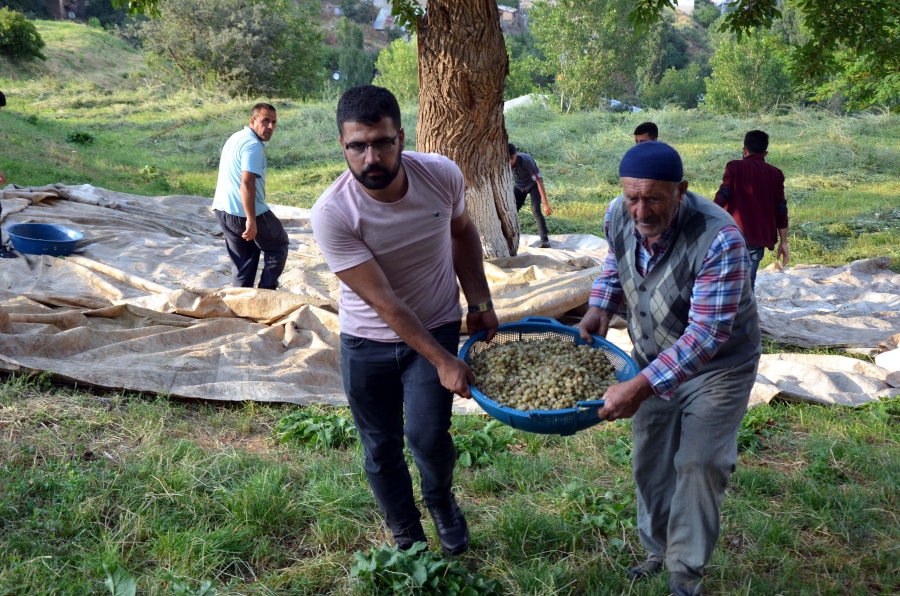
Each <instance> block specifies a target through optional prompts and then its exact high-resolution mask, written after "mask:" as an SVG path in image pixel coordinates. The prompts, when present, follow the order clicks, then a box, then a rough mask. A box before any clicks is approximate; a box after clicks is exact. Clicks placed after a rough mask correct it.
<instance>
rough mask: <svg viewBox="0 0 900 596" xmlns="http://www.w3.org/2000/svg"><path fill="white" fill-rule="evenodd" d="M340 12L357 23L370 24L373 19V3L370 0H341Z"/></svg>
mask: <svg viewBox="0 0 900 596" xmlns="http://www.w3.org/2000/svg"><path fill="white" fill-rule="evenodd" d="M340 9H341V14H342V15H344V16H345V17H347V18H348V19H350V20H351V21H355V22H357V23H365V24H366V25H371V24H372V21H373V20H375V5H374V4H373V3H372V0H341V5H340Z"/></svg>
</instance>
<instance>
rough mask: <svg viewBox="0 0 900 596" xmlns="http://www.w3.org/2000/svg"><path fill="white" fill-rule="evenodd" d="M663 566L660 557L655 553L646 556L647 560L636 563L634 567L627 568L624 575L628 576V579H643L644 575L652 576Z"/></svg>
mask: <svg viewBox="0 0 900 596" xmlns="http://www.w3.org/2000/svg"><path fill="white" fill-rule="evenodd" d="M662 568H663V562H662V559H660V558H659V557H657V556H656V555H650V556H649V557H647V560H646V561H644V562H643V563H638V564H637V565H635V566H634V567H632V568H631V569H629V570H628V573H627V574H625V577H627V578H628V580H629V581H634V580H636V579H644V578H645V577H653V576H654V575H658V574H659V573H660V572H661V571H662Z"/></svg>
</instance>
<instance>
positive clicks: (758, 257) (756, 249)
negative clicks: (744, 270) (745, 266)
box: [747, 244, 766, 290]
mask: <svg viewBox="0 0 900 596" xmlns="http://www.w3.org/2000/svg"><path fill="white" fill-rule="evenodd" d="M747 252H749V253H750V289H751V290H755V289H756V272H757V271H759V262H760V261H762V260H763V257H764V256H766V247H765V246H753V245H752V244H748V245H747Z"/></svg>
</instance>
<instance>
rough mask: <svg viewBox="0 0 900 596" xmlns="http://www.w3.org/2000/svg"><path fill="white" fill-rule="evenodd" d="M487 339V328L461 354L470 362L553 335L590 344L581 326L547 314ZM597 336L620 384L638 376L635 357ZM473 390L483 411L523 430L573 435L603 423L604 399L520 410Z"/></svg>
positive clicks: (508, 326)
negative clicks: (600, 414) (600, 412)
mask: <svg viewBox="0 0 900 596" xmlns="http://www.w3.org/2000/svg"><path fill="white" fill-rule="evenodd" d="M486 338H487V331H486V330H482V331H479V332H478V333H476V334H474V335H473V336H472V337H470V338H469V341H467V342H466V343H465V345H463V347H462V349H460V351H459V357H460V358H462V359H463V360H465V362H466V364H469V362H470V361H471V358H472V355H473V354H475V353H478V352H482V351H484V350H489V349H490V348H491V347H493V346H496V345H502V344H505V343H510V342H519V341H526V342H527V341H535V340H541V339H551V338H552V339H562V340H565V341H571V342H572V343H574V344H575V345H582V344H585V343H586V342H585V341H584V340H583V339H581V335H579V333H578V329H576V328H574V327H568V326H566V325H563V324H562V323H560V322H559V321H557V320H555V319H548V318H546V317H525V318H524V319H522V320H521V321H519V322H518V323H506V324H504V325H500V327H499V328H498V329H497V334H496V335H495V336H494V339H493V340H491V343H487V341H485V339H486ZM593 338H594V343H593V344H590V346H591V347H593V348H595V349H597V350H602V351H603V353H604V354H605V355H606V358H607V359H608V360H609V363H610V364H611V365H612V366H613V368H614V369H615V373H616V378H617V379H618V380H619V382H620V383H621V382H623V381H627V380H629V379H632V378H634V376H635V375H636V374H637V373H638V365H637V363H636V362H635V361H634V360H632V359H631V356H629V355H628V354H626V353H625V352H623V351H622V350H621V349H620V348H618V347H617V346H615V345H613V344H612V343H611V342H609V341H607V340H606V339H604V338H602V337H600V336H599V335H594V336H593ZM469 391H470V392H471V394H472V398H473V399H474V400H475V401H476V402H478V405H479V406H481V409H482V410H484V411H485V412H487V413H488V414H490V415H491V416H493V417H494V418H496V419H497V420H499V421H500V422H502V423H503V424H507V425H509V426H511V427H513V428H516V429H519V430H524V431H528V432H531V433H540V434H545V435H563V436H567V435H573V434H575V433H576V432H578V431H580V430H584V429H586V428H590V427H592V426H594V425H595V424H600V422H601V420H600V418H598V417H597V411H598V410H599V409H600V408H602V407H603V404H604V401H603V400H597V401H582V402H578V407H577V408H567V409H565V410H530V411H528V412H520V411H518V410H515V409H513V408H510V407H509V406H503V405H500V404H499V403H497V402H495V401H494V400H493V399H491V398H490V397H488V396H487V395H485V394H483V393H482V392H481V391H479V390H478V389H477V388H476V387H475V386H474V385H471V384H470V385H469Z"/></svg>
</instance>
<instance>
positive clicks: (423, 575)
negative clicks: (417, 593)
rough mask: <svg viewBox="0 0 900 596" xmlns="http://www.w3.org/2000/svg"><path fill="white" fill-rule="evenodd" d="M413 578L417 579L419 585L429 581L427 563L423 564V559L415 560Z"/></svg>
mask: <svg viewBox="0 0 900 596" xmlns="http://www.w3.org/2000/svg"><path fill="white" fill-rule="evenodd" d="M410 575H411V576H412V578H413V580H415V582H416V584H415V585H417V586H424V585H425V582H426V581H428V572H427V571H426V570H425V565H423V564H422V562H421V561H415V562H414V563H413V564H412V573H410Z"/></svg>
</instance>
